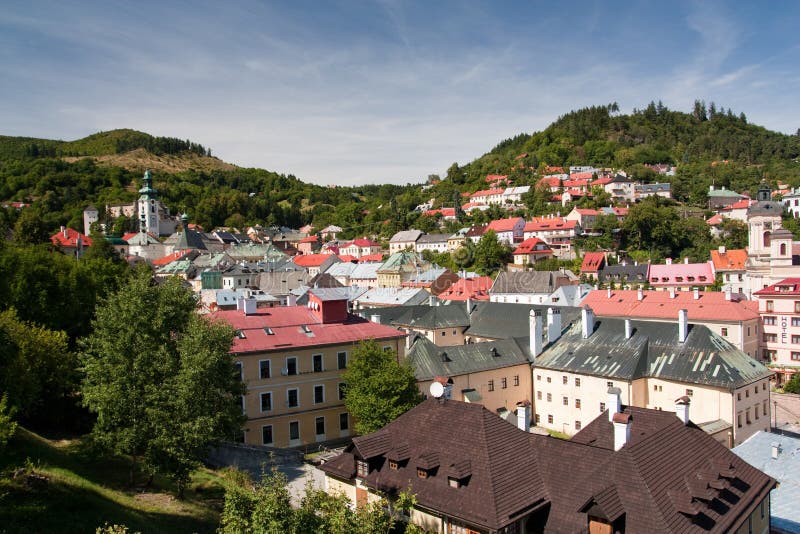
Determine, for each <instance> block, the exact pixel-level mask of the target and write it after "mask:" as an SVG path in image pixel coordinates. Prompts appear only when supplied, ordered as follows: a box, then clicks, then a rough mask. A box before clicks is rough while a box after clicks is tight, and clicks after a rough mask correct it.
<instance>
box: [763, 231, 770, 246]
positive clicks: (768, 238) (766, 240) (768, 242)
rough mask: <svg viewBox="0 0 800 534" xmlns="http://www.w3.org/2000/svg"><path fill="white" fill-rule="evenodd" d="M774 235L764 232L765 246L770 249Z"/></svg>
mask: <svg viewBox="0 0 800 534" xmlns="http://www.w3.org/2000/svg"><path fill="white" fill-rule="evenodd" d="M771 236H772V234H771V233H770V232H764V246H765V247H768V246H769V245H770V243H771V242H772V237H771Z"/></svg>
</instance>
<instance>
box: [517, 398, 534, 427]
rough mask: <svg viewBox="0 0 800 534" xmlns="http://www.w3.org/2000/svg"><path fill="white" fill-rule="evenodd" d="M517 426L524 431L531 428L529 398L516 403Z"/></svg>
mask: <svg viewBox="0 0 800 534" xmlns="http://www.w3.org/2000/svg"><path fill="white" fill-rule="evenodd" d="M517 428H519V429H520V430H524V431H525V432H530V430H531V401H529V400H522V401H519V402H518V403H517Z"/></svg>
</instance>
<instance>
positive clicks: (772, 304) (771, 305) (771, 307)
mask: <svg viewBox="0 0 800 534" xmlns="http://www.w3.org/2000/svg"><path fill="white" fill-rule="evenodd" d="M767 311H768V312H771V311H775V302H773V301H771V300H768V301H767Z"/></svg>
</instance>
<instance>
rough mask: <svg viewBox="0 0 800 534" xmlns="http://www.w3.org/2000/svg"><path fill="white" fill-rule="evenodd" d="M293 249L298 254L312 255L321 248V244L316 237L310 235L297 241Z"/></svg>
mask: <svg viewBox="0 0 800 534" xmlns="http://www.w3.org/2000/svg"><path fill="white" fill-rule="evenodd" d="M295 247H296V248H297V250H298V252H300V254H314V253H315V252H317V251H318V250H319V249H320V248H321V247H322V244H321V243H320V242H319V238H318V237H317V236H315V235H310V236H308V237H304V238H303V239H301V240H300V241H298V242H297V244H296V245H295Z"/></svg>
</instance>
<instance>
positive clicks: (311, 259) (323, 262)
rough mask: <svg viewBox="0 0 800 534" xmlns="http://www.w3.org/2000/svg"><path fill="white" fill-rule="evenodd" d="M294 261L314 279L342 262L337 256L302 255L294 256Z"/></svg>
mask: <svg viewBox="0 0 800 534" xmlns="http://www.w3.org/2000/svg"><path fill="white" fill-rule="evenodd" d="M292 261H293V262H294V264H295V265H297V266H298V267H303V268H304V269H306V270H307V271H308V274H309V275H311V276H312V277H314V276H317V275H318V274H319V273H324V272H325V271H326V270H327V269H328V267H330V266H331V265H333V264H334V263H339V262H340V261H341V260H340V259H339V258H338V257H337V256H336V255H335V254H302V255H299V256H294V257H293V258H292Z"/></svg>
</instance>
